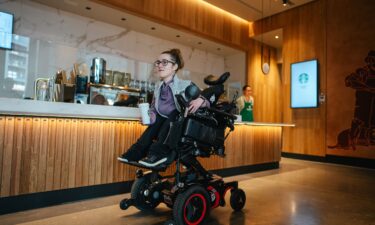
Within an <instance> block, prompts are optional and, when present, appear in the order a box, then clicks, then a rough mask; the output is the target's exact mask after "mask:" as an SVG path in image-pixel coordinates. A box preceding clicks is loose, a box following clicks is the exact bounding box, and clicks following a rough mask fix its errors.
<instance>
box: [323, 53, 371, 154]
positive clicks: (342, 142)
mask: <svg viewBox="0 0 375 225" xmlns="http://www.w3.org/2000/svg"><path fill="white" fill-rule="evenodd" d="M365 63H366V65H365V66H364V67H362V68H359V69H357V70H356V71H355V72H354V73H351V74H350V75H349V76H347V77H346V79H345V85H346V86H347V87H351V88H353V89H355V90H356V93H355V97H356V100H355V109H354V118H353V119H352V124H351V127H350V128H349V129H346V130H343V131H341V132H340V133H339V134H338V136H337V144H336V145H335V146H328V147H329V148H344V149H348V148H352V149H353V150H355V149H356V145H364V146H370V145H375V51H374V50H372V51H370V52H369V53H368V55H367V56H366V58H365ZM374 149H375V148H374Z"/></svg>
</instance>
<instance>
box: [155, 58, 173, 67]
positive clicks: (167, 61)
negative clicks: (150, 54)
mask: <svg viewBox="0 0 375 225" xmlns="http://www.w3.org/2000/svg"><path fill="white" fill-rule="evenodd" d="M168 63H172V65H174V64H176V63H175V62H172V61H169V60H166V59H163V60H156V61H155V62H154V66H156V67H158V66H159V65H160V64H161V65H162V66H163V67H166V66H167V65H168Z"/></svg>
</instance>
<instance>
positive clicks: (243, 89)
mask: <svg viewBox="0 0 375 225" xmlns="http://www.w3.org/2000/svg"><path fill="white" fill-rule="evenodd" d="M248 87H249V88H251V87H250V85H247V84H246V85H245V86H243V88H242V91H245V90H246V88H248Z"/></svg>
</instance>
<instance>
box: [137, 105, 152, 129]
mask: <svg viewBox="0 0 375 225" xmlns="http://www.w3.org/2000/svg"><path fill="white" fill-rule="evenodd" d="M149 109H150V104H149V103H140V104H139V110H140V111H141V118H142V123H143V124H144V125H148V124H150V122H151V121H150V115H149V114H148V110H149Z"/></svg>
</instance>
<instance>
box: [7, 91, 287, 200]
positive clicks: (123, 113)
mask: <svg viewBox="0 0 375 225" xmlns="http://www.w3.org/2000/svg"><path fill="white" fill-rule="evenodd" d="M139 118H140V113H139V110H138V109H137V108H129V107H114V106H100V105H81V104H72V103H57V102H42V101H35V100H21V99H9V98H0V182H1V185H0V187H1V189H0V200H1V198H3V199H4V197H12V196H16V197H17V196H20V195H25V194H26V195H28V194H32V193H46V192H48V193H49V191H58V190H74V189H79V188H84V187H100V186H101V185H107V184H120V183H124V182H125V183H126V182H128V183H129V182H130V181H132V180H134V178H135V171H136V169H137V168H135V167H132V166H128V165H125V164H122V163H119V162H118V161H117V159H116V158H117V157H118V156H119V155H121V153H122V152H123V151H124V150H126V149H128V148H129V147H130V145H131V144H132V143H134V142H135V141H136V140H137V138H138V137H139V136H140V135H141V134H142V132H143V131H144V130H145V128H146V126H143V125H142V124H141V123H140V122H139ZM283 126H292V125H291V124H281V123H278V124H276V123H236V125H235V130H234V132H232V133H231V134H230V135H229V137H228V139H227V140H226V144H225V148H226V149H225V154H226V157H224V158H222V157H218V156H212V157H210V158H205V159H200V160H201V162H202V164H203V166H204V167H205V168H206V169H208V170H214V171H215V172H219V174H224V175H225V172H226V174H227V175H233V174H239V173H247V172H251V171H254V170H262V169H273V168H278V165H279V161H280V156H281V147H282V146H281V145H282V127H283ZM173 169H174V166H172V167H171V168H169V169H168V170H167V171H166V172H165V173H167V174H173ZM220 172H221V173H220ZM111 190H113V189H111Z"/></svg>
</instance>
